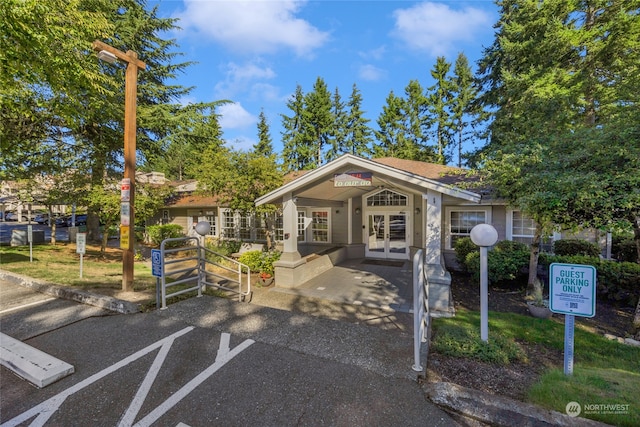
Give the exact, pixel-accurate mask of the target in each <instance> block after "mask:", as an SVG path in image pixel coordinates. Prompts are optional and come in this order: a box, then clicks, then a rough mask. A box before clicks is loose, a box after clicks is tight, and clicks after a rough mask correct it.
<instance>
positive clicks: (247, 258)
mask: <svg viewBox="0 0 640 427" xmlns="http://www.w3.org/2000/svg"><path fill="white" fill-rule="evenodd" d="M238 261H240V262H241V263H243V264H246V265H247V267H249V268H250V269H251V271H253V272H254V273H256V272H258V271H260V268H261V267H262V251H247V252H245V253H243V254H242V255H240V258H238Z"/></svg>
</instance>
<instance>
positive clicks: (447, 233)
mask: <svg viewBox="0 0 640 427" xmlns="http://www.w3.org/2000/svg"><path fill="white" fill-rule="evenodd" d="M452 212H484V214H485V215H484V220H485V224H491V207H490V206H445V209H444V215H445V216H444V221H445V223H444V248H445V250H454V249H455V248H454V247H453V246H452V245H451V237H452V236H451V213H452ZM456 234H457V233H456Z"/></svg>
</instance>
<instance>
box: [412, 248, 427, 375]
mask: <svg viewBox="0 0 640 427" xmlns="http://www.w3.org/2000/svg"><path fill="white" fill-rule="evenodd" d="M426 277H427V276H426V273H425V269H424V257H423V256H422V249H420V250H419V251H418V252H416V254H415V255H414V256H413V356H414V364H413V367H412V369H413V370H414V371H417V372H422V371H423V367H422V365H421V364H420V358H421V353H422V344H423V343H425V342H427V341H428V339H429V321H430V317H429V283H428V281H427V278H426ZM425 362H426V360H425Z"/></svg>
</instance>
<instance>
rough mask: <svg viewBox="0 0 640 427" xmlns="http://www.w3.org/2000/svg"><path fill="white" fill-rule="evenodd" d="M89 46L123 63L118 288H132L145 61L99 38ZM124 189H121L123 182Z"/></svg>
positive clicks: (111, 59)
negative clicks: (141, 82)
mask: <svg viewBox="0 0 640 427" xmlns="http://www.w3.org/2000/svg"><path fill="white" fill-rule="evenodd" d="M93 49H94V50H95V51H96V52H99V53H98V57H99V58H100V59H104V60H106V61H107V62H112V63H113V62H115V60H116V59H119V60H121V61H124V62H126V63H127V71H126V74H125V81H124V180H123V185H122V187H121V194H122V197H121V217H120V248H121V249H122V290H123V291H133V263H134V251H135V243H136V234H135V224H136V223H135V216H134V211H135V209H134V205H135V194H136V130H137V129H136V99H137V87H138V69H142V70H144V69H145V68H146V67H147V65H146V64H145V63H144V62H142V61H140V60H139V59H138V54H137V53H136V52H134V51H132V50H129V51H127V53H124V52H122V51H120V50H118V49H116V48H114V47H112V46H109V45H108V44H106V43H103V42H101V41H99V40H96V41H94V42H93ZM126 184H128V189H127V191H125V185H126Z"/></svg>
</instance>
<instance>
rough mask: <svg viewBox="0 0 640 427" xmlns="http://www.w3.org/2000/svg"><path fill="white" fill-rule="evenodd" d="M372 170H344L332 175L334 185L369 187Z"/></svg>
mask: <svg viewBox="0 0 640 427" xmlns="http://www.w3.org/2000/svg"><path fill="white" fill-rule="evenodd" d="M372 176H373V173H372V172H344V173H337V174H335V175H334V176H333V186H334V187H371V182H372Z"/></svg>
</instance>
